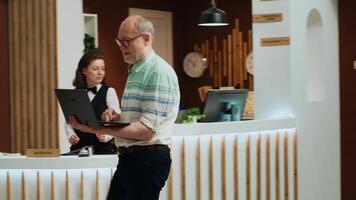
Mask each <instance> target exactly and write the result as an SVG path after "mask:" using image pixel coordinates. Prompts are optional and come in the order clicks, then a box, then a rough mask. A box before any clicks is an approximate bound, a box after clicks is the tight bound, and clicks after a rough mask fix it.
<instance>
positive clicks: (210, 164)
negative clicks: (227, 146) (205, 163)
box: [209, 136, 214, 200]
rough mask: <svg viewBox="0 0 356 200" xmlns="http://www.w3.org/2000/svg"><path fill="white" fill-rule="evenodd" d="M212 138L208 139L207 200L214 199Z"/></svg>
mask: <svg viewBox="0 0 356 200" xmlns="http://www.w3.org/2000/svg"><path fill="white" fill-rule="evenodd" d="M213 170H214V165H213V138H212V136H210V138H209V200H213V199H214V177H213Z"/></svg>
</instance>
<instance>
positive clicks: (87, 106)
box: [54, 89, 130, 127]
mask: <svg viewBox="0 0 356 200" xmlns="http://www.w3.org/2000/svg"><path fill="white" fill-rule="evenodd" d="M54 92H55V93H56V96H57V99H58V101H59V104H60V105H61V108H62V111H63V114H64V117H65V119H66V121H68V120H69V116H74V117H75V118H76V119H77V120H78V122H79V123H81V124H85V125H88V126H91V127H99V126H105V127H108V126H109V127H110V126H112V127H120V126H127V125H130V123H126V122H118V121H111V122H105V121H98V120H97V118H96V115H95V112H94V109H93V106H92V105H91V103H90V99H89V97H88V94H87V91H86V90H85V89H54Z"/></svg>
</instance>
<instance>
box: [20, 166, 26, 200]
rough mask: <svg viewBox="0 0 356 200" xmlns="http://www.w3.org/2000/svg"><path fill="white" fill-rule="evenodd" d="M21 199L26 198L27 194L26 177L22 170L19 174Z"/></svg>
mask: <svg viewBox="0 0 356 200" xmlns="http://www.w3.org/2000/svg"><path fill="white" fill-rule="evenodd" d="M21 197H22V198H21V199H22V200H26V199H27V198H26V197H27V195H26V177H25V172H24V171H22V174H21Z"/></svg>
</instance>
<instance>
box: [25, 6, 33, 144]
mask: <svg viewBox="0 0 356 200" xmlns="http://www.w3.org/2000/svg"><path fill="white" fill-rule="evenodd" d="M25 4H26V5H25V17H26V24H25V27H26V29H25V30H26V31H25V39H26V42H25V53H26V59H25V60H26V65H25V66H26V70H25V71H26V84H25V85H26V118H27V119H26V120H27V127H26V128H27V131H26V138H27V144H26V146H27V147H29V148H33V136H34V134H33V121H34V118H33V112H32V111H31V107H32V104H33V96H32V94H33V91H32V88H33V80H32V79H31V78H32V76H31V75H32V72H33V63H32V57H31V55H30V53H31V51H30V47H31V44H30V42H31V39H30V32H31V28H32V26H31V27H30V19H31V16H30V12H31V11H30V10H31V7H30V0H26V2H25Z"/></svg>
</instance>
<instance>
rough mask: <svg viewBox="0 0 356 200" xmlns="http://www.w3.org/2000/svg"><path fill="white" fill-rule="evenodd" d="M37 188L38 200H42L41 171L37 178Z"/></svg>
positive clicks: (38, 172)
mask: <svg viewBox="0 0 356 200" xmlns="http://www.w3.org/2000/svg"><path fill="white" fill-rule="evenodd" d="M36 188H37V190H36V191H37V192H36V194H37V196H36V197H37V200H41V199H42V196H41V176H40V171H37V176H36Z"/></svg>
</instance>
